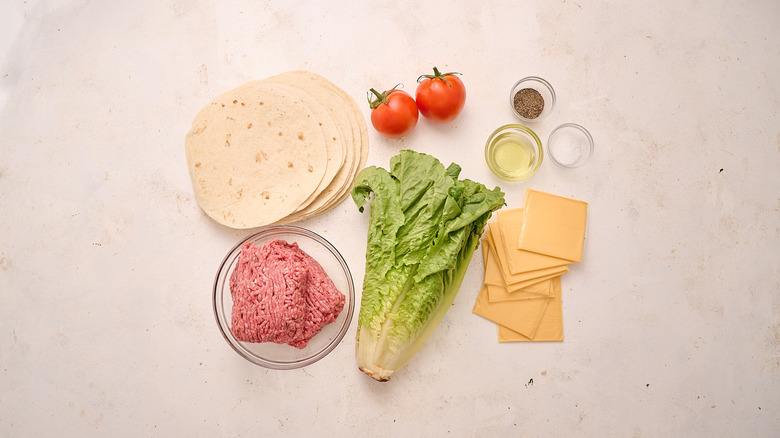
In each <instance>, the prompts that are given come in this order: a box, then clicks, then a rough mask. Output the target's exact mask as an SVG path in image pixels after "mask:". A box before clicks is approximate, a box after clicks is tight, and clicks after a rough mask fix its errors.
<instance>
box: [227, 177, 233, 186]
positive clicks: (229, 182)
mask: <svg viewBox="0 0 780 438" xmlns="http://www.w3.org/2000/svg"><path fill="white" fill-rule="evenodd" d="M228 185H229V186H232V185H233V177H232V176H231V177H230V178H229V179H228Z"/></svg>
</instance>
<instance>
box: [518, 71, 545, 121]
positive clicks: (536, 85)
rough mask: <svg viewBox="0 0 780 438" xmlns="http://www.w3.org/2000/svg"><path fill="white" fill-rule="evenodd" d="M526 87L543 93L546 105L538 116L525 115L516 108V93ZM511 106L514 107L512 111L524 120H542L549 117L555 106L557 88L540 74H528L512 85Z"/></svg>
mask: <svg viewBox="0 0 780 438" xmlns="http://www.w3.org/2000/svg"><path fill="white" fill-rule="evenodd" d="M524 88H530V89H533V90H536V91H538V92H539V94H541V95H542V99H544V107H543V109H542V112H541V113H540V114H539V115H538V116H537V117H534V118H527V117H524V116H523V115H522V114H520V113H519V112H518V111H517V108H515V95H516V94H517V93H518V92H519V91H520V90H522V89H524ZM509 107H510V108H512V112H514V113H515V115H516V116H517V117H518V118H519V119H520V120H522V121H523V122H526V123H533V122H538V121H541V120H543V119H544V118H545V117H547V116H548V115H549V114H550V113H551V112H552V110H553V109H554V108H555V90H554V89H553V87H552V85H550V83H549V82H547V81H546V80H544V79H542V78H540V77H538V76H528V77H526V78H523V79H520V80H519V81H517V82H516V83H515V85H514V86H512V89H511V90H510V91H509Z"/></svg>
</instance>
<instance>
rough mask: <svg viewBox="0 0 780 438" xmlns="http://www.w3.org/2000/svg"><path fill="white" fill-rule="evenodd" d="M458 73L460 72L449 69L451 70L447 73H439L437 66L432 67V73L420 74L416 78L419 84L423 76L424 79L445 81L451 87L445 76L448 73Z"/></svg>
mask: <svg viewBox="0 0 780 438" xmlns="http://www.w3.org/2000/svg"><path fill="white" fill-rule="evenodd" d="M459 74H460V73H458V72H456V71H451V72H447V73H440V72H439V69H438V68H437V67H433V74H432V75H420V77H418V78H417V83H418V84H419V83H420V82H422V81H423V80H424V79H423V78H425V79H441V80H443V81H444V82H446V83H447V84H448V85H449V86H450V87H451V86H452V84H450V81H448V80H447V78H446V76H449V75H459Z"/></svg>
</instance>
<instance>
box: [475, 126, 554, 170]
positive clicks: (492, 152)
mask: <svg viewBox="0 0 780 438" xmlns="http://www.w3.org/2000/svg"><path fill="white" fill-rule="evenodd" d="M543 158H544V149H543V148H542V141H541V140H539V136H538V135H536V133H535V132H534V131H533V130H532V129H531V128H529V127H527V126H524V125H519V124H509V125H504V126H501V127H500V128H498V129H496V130H495V131H493V133H492V134H490V137H488V139H487V143H486V144H485V161H486V162H487V165H488V167H489V168H490V170H491V172H493V174H495V175H496V176H497V177H499V178H501V179H503V180H505V181H523V180H526V179H528V178H530V177H531V176H533V174H535V173H536V171H537V170H539V167H540V166H541V165H542V159H543Z"/></svg>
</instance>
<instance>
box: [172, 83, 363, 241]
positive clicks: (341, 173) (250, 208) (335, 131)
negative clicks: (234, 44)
mask: <svg viewBox="0 0 780 438" xmlns="http://www.w3.org/2000/svg"><path fill="white" fill-rule="evenodd" d="M185 152H186V157H187V168H188V169H189V173H190V177H191V179H192V185H193V189H194V191H195V198H196V199H197V201H198V204H199V205H200V207H201V208H202V209H203V211H204V212H206V214H207V215H209V216H210V217H211V218H213V219H214V220H215V221H217V222H219V223H220V224H223V225H225V226H228V227H231V228H241V229H243V228H254V227H260V226H264V225H270V224H283V223H289V222H293V221H297V220H302V219H306V218H309V217H311V216H313V215H316V214H319V213H323V212H325V211H327V210H329V209H331V208H333V207H335V206H336V205H338V204H339V203H340V202H341V201H343V200H344V199H345V198H346V197H347V196H349V193H350V191H351V189H352V183H353V181H354V178H355V175H356V174H357V172H358V171H359V170H360V169H362V168H363V167H364V166H365V162H366V157H367V155H368V132H367V130H366V123H365V120H364V119H363V115H362V113H361V112H360V109H359V108H358V106H357V104H356V103H355V101H354V100H353V99H352V98H351V97H350V96H349V95H348V94H347V93H346V92H345V91H344V90H342V89H341V88H339V87H338V86H336V85H335V84H333V83H332V82H330V81H328V80H327V79H325V78H324V77H322V76H320V75H317V74H315V73H311V72H308V71H290V72H285V73H282V74H279V75H276V76H273V77H270V78H267V79H263V80H258V81H252V82H248V83H246V84H244V85H241V86H239V87H238V88H235V89H233V90H231V91H228V92H226V93H224V94H221V95H220V96H218V97H217V98H216V99H214V101H212V102H211V103H209V104H208V105H206V107H204V108H203V109H202V110H201V111H200V112H199V113H198V114H197V115H196V116H195V120H194V121H193V122H192V128H191V129H190V131H189V132H188V133H187V136H186V138H185Z"/></svg>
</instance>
